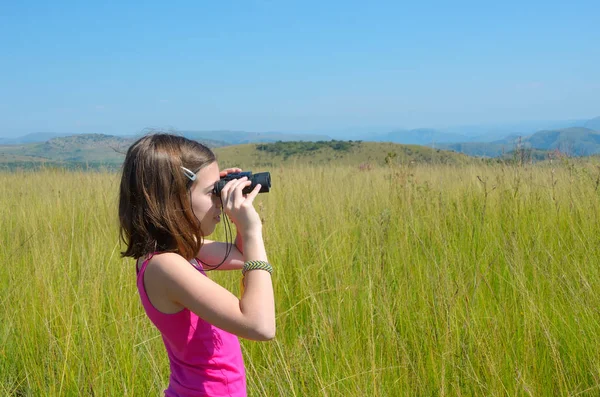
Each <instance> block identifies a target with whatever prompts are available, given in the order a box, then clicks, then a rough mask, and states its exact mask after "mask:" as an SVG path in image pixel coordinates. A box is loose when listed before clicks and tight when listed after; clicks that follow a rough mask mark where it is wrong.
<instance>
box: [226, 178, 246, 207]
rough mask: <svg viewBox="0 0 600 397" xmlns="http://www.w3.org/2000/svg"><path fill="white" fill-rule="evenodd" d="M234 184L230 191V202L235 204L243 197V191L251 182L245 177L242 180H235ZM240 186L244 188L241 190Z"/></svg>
mask: <svg viewBox="0 0 600 397" xmlns="http://www.w3.org/2000/svg"><path fill="white" fill-rule="evenodd" d="M232 182H233V183H232V184H231V186H230V187H229V190H228V194H229V195H228V199H229V201H230V202H232V203H233V201H236V202H237V201H239V197H240V195H241V191H242V189H243V188H244V185H245V184H246V183H248V182H250V181H248V178H246V177H243V178H240V179H235V180H233V181H232ZM240 186H242V188H240Z"/></svg>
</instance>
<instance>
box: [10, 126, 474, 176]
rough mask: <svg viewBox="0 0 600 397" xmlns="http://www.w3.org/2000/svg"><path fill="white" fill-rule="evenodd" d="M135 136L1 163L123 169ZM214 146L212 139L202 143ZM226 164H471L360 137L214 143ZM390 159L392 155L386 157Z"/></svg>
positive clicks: (75, 140) (98, 138)
mask: <svg viewBox="0 0 600 397" xmlns="http://www.w3.org/2000/svg"><path fill="white" fill-rule="evenodd" d="M132 142H133V139H132V138H123V137H116V136H110V135H101V134H92V135H75V136H69V137H63V138H54V139H51V140H49V141H48V142H45V143H30V144H26V145H5V146H0V168H4V169H6V168H8V169H15V168H38V167H40V166H41V165H44V166H46V167H65V168H106V169H118V168H119V167H120V165H121V163H122V162H123V159H124V153H125V152H126V151H127V148H128V147H129V145H131V143H132ZM202 143H204V144H207V145H208V146H209V147H210V146H211V145H210V143H211V142H208V143H207V142H204V141H203V142H202ZM213 150H214V151H215V152H216V153H217V156H218V157H219V159H220V162H221V163H222V164H230V165H240V166H244V167H252V166H261V167H273V166H280V165H289V164H318V165H333V164H337V165H356V166H358V165H363V166H364V167H372V166H374V165H383V164H401V163H411V162H412V163H436V164H466V163H469V162H471V161H473V160H472V159H470V158H469V157H467V156H465V155H463V154H458V153H453V152H448V151H443V150H432V149H431V148H426V147H423V146H416V145H399V144H393V143H379V142H361V141H354V142H352V141H319V142H300V141H298V142H294V141H292V142H276V143H263V144H244V145H235V146H224V147H218V148H215V147H213ZM386 159H387V160H386Z"/></svg>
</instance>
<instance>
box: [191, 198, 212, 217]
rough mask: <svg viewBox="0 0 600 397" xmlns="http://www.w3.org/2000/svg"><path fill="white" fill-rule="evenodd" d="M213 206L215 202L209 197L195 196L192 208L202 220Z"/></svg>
mask: <svg viewBox="0 0 600 397" xmlns="http://www.w3.org/2000/svg"><path fill="white" fill-rule="evenodd" d="M212 206H213V203H212V200H210V198H209V197H202V198H197V197H195V198H194V201H193V202H192V209H193V211H194V214H196V217H197V218H198V219H200V220H202V218H204V215H205V214H206V212H208V211H209V210H210V209H211V208H212Z"/></svg>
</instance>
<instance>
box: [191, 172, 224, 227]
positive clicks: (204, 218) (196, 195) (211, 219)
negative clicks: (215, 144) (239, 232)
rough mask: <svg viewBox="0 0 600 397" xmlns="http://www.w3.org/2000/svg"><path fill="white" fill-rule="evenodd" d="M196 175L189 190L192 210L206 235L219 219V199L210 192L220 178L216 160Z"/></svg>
mask: <svg viewBox="0 0 600 397" xmlns="http://www.w3.org/2000/svg"><path fill="white" fill-rule="evenodd" d="M196 176H197V178H196V180H195V181H194V184H193V185H192V190H191V199H192V210H193V211H194V215H196V218H198V220H199V221H200V229H201V230H202V234H203V235H204V236H208V235H210V234H211V233H212V232H213V231H214V230H215V227H216V226H217V223H219V222H220V221H221V200H219V198H218V197H217V196H215V195H214V194H212V191H213V188H214V186H215V183H216V182H217V181H219V179H220V176H219V166H218V164H217V162H216V161H215V162H213V163H211V164H209V165H207V166H206V167H204V168H202V169H201V170H200V171H198V173H197V174H196Z"/></svg>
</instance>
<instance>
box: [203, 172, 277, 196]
mask: <svg viewBox="0 0 600 397" xmlns="http://www.w3.org/2000/svg"><path fill="white" fill-rule="evenodd" d="M245 176H246V177H248V180H249V181H250V182H252V184H251V185H250V186H246V187H245V188H244V190H242V193H244V194H248V193H250V192H251V191H252V190H254V188H255V187H256V185H258V184H260V190H259V193H267V192H268V191H269V190H270V189H271V174H270V173H268V172H259V173H257V174H252V172H251V171H245V172H236V173H234V174H227V175H225V176H223V177H221V180H219V181H218V182H217V183H215V187H214V188H213V193H214V194H216V195H217V196H221V190H223V187H225V185H226V184H227V182H229V181H231V180H234V179H240V178H243V177H245Z"/></svg>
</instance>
